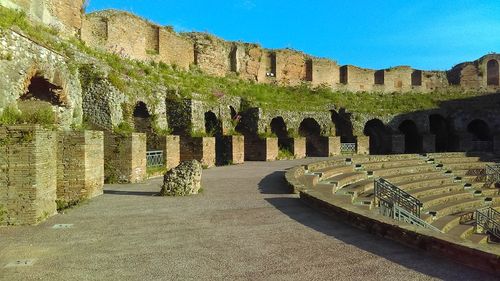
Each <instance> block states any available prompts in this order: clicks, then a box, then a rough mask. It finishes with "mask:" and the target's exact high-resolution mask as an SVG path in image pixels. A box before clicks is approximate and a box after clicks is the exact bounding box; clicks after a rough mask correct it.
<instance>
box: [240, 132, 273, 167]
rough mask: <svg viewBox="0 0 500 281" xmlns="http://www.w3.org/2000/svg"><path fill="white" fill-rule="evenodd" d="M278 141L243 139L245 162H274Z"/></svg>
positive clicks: (256, 138) (271, 139)
mask: <svg viewBox="0 0 500 281" xmlns="http://www.w3.org/2000/svg"><path fill="white" fill-rule="evenodd" d="M278 150H279V148H278V139H277V138H265V139H261V138H258V137H253V138H252V137H245V160H246V161H274V160H276V158H278Z"/></svg>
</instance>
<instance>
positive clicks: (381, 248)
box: [0, 160, 497, 281]
mask: <svg viewBox="0 0 500 281" xmlns="http://www.w3.org/2000/svg"><path fill="white" fill-rule="evenodd" d="M307 161H312V160H296V161H283V162H272V163H262V162H249V163H246V164H244V165H240V166H231V167H220V168H214V169H211V170H206V171H204V174H203V189H204V192H203V193H202V194H201V195H198V196H193V197H187V198H162V197H157V196H155V194H156V193H157V192H158V191H159V189H160V184H161V182H160V181H161V180H160V179H155V180H152V181H149V182H148V183H146V184H140V185H109V186H106V187H105V194H104V195H103V196H100V197H98V198H96V199H94V200H91V201H90V202H88V203H86V204H83V205H82V206H79V207H77V208H75V209H72V210H69V211H67V212H66V213H65V214H62V215H57V216H55V217H52V218H50V219H49V220H47V221H46V222H44V223H43V224H40V225H38V226H34V227H8V228H0V280H405V281H408V280H482V281H485V280H497V279H495V278H494V277H493V276H490V275H486V274H484V273H482V272H478V271H475V270H472V269H469V268H466V267H464V266H461V265H458V264H455V263H453V262H450V261H448V260H443V259H439V258H438V257H434V256H430V255H428V254H426V253H424V252H422V251H418V250H413V249H410V248H407V247H405V246H401V245H399V244H396V243H394V242H391V241H388V240H385V239H383V238H379V237H375V236H372V235H369V234H366V233H364V232H362V231H360V230H357V229H355V228H352V227H350V226H348V225H345V224H343V223H341V222H337V221H334V220H331V219H329V218H328V217H326V216H324V215H322V214H320V213H318V212H316V211H314V210H312V209H310V208H308V207H307V206H305V205H303V204H302V203H301V202H300V201H299V200H298V199H297V197H296V196H295V195H289V194H287V192H286V191H287V190H286V185H285V184H284V180H283V178H282V177H283V171H284V169H286V168H288V167H292V166H294V165H297V164H300V163H305V162H307ZM55 224H74V225H73V227H72V228H68V229H53V228H52V226H53V225H55ZM20 259H33V260H34V263H33V265H32V266H24V267H5V266H6V265H7V264H9V263H10V262H12V261H16V260H20Z"/></svg>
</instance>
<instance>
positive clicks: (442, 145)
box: [429, 114, 451, 152]
mask: <svg viewBox="0 0 500 281" xmlns="http://www.w3.org/2000/svg"><path fill="white" fill-rule="evenodd" d="M429 126H430V132H431V134H433V135H435V137H436V152H446V151H450V146H451V143H450V128H449V124H448V121H447V120H446V119H445V118H444V117H443V116H441V115H439V114H432V115H431V116H429Z"/></svg>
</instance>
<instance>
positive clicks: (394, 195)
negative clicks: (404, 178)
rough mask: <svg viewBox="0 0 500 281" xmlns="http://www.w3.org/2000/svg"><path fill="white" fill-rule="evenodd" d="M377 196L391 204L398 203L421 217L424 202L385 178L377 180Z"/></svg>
mask: <svg viewBox="0 0 500 281" xmlns="http://www.w3.org/2000/svg"><path fill="white" fill-rule="evenodd" d="M375 198H377V199H378V200H380V201H383V202H386V203H388V204H389V205H391V206H392V205H398V206H399V207H401V208H403V209H405V210H407V211H408V212H410V213H411V214H413V215H414V216H416V217H417V218H420V209H421V208H422V206H423V204H422V202H420V200H418V199H417V198H415V197H413V196H412V195H411V194H409V193H407V192H406V191H404V190H402V189H400V188H399V187H397V186H395V185H394V184H392V183H390V182H388V181H387V180H385V179H383V178H380V179H378V180H376V181H375Z"/></svg>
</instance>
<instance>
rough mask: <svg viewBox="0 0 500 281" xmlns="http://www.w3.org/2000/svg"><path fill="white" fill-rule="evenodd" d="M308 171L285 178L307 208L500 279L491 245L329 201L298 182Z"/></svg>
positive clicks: (499, 262)
mask: <svg viewBox="0 0 500 281" xmlns="http://www.w3.org/2000/svg"><path fill="white" fill-rule="evenodd" d="M337 160H339V159H337ZM341 160H342V159H340V160H339V161H341ZM331 161H335V159H334V160H329V161H323V162H320V163H319V164H312V165H319V166H322V165H325V164H327V163H328V162H331ZM306 168H307V167H305V166H299V167H295V168H292V169H290V170H289V171H288V172H287V173H286V174H285V178H286V180H287V182H288V184H289V186H290V189H291V191H295V192H298V193H299V194H300V200H301V201H302V202H303V203H305V204H306V205H308V206H310V207H312V208H314V209H316V210H318V211H320V212H322V213H324V214H326V215H328V216H330V217H332V218H335V219H337V220H341V221H343V222H345V223H347V224H349V225H352V226H354V227H356V228H359V229H362V230H365V231H367V232H369V233H371V234H375V235H378V236H381V237H384V238H388V239H391V240H394V241H396V242H398V243H401V244H404V245H407V246H410V247H412V248H418V249H422V250H425V251H428V252H429V253H432V254H434V255H436V256H439V257H444V258H448V259H451V260H454V261H455V262H457V263H460V264H464V265H467V266H470V267H473V268H476V269H479V270H483V271H486V272H489V273H492V274H495V275H498V276H500V255H499V254H498V253H497V252H496V251H495V250H494V249H491V247H488V245H476V244H473V243H472V242H468V241H465V240H461V239H459V238H455V237H452V236H448V235H446V234H440V233H436V232H434V231H432V230H428V229H423V228H419V227H416V226H413V225H410V224H403V223H399V222H397V221H394V220H391V219H389V218H386V217H383V216H381V215H378V214H376V213H373V212H370V211H367V210H363V209H360V208H357V207H356V206H354V205H352V204H351V203H350V202H343V201H342V200H341V199H340V198H341V197H326V196H325V195H323V194H322V193H321V192H319V191H316V190H314V189H307V188H308V187H306V186H305V185H303V184H302V183H301V182H300V180H299V179H298V178H299V177H300V176H301V175H303V174H304V173H305V171H306Z"/></svg>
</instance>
